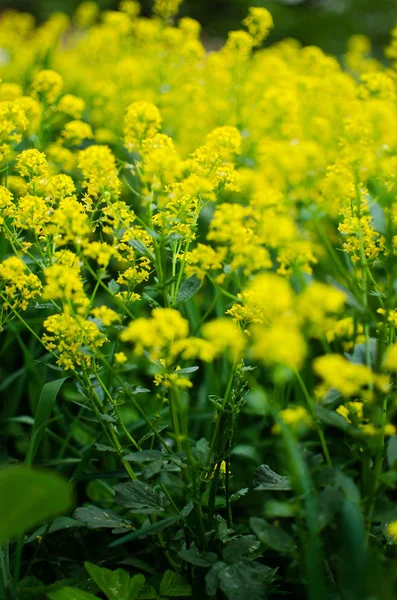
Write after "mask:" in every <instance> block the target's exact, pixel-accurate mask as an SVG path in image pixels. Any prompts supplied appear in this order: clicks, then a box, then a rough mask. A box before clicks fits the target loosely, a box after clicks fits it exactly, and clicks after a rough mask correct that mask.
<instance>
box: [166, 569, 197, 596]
mask: <svg viewBox="0 0 397 600" xmlns="http://www.w3.org/2000/svg"><path fill="white" fill-rule="evenodd" d="M160 594H163V595H164V596H179V597H181V596H191V595H192V588H191V586H190V585H189V584H188V582H187V581H185V580H184V578H183V577H182V575H179V573H174V571H166V572H165V573H164V575H163V578H162V580H161V583H160Z"/></svg>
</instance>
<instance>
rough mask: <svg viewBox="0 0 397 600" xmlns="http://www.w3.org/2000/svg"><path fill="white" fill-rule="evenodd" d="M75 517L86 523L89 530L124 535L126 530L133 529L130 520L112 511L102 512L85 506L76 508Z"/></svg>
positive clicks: (93, 507) (94, 507)
mask: <svg viewBox="0 0 397 600" xmlns="http://www.w3.org/2000/svg"><path fill="white" fill-rule="evenodd" d="M73 517H74V518H75V519H77V520H78V521H81V522H82V523H84V524H85V525H86V526H87V527H88V529H101V528H106V529H112V530H113V532H112V533H124V532H125V530H128V529H131V528H132V523H131V521H129V520H128V519H124V518H123V517H120V515H118V514H117V513H115V512H113V511H111V510H102V509H101V508H98V507H97V506H83V507H81V508H76V510H75V511H74V514H73Z"/></svg>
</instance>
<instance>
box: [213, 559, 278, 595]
mask: <svg viewBox="0 0 397 600" xmlns="http://www.w3.org/2000/svg"><path fill="white" fill-rule="evenodd" d="M276 571H277V569H271V568H270V567H267V566H266V565H261V564H260V563H257V562H255V561H253V562H247V561H239V562H237V563H234V564H232V565H230V564H227V563H224V562H222V561H220V562H217V563H216V564H215V565H213V566H212V567H211V569H210V570H209V571H208V573H207V575H206V578H205V587H206V592H207V595H208V596H215V595H216V593H217V590H218V589H221V590H222V591H223V592H224V593H225V594H226V596H227V598H228V599H229V600H247V598H249V600H265V598H267V596H268V588H269V587H270V584H271V583H272V581H273V580H274V575H275V573H276Z"/></svg>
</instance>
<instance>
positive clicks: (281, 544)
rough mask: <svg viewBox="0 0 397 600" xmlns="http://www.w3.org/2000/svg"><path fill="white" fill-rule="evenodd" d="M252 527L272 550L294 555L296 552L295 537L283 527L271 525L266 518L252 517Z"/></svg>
mask: <svg viewBox="0 0 397 600" xmlns="http://www.w3.org/2000/svg"><path fill="white" fill-rule="evenodd" d="M250 527H251V529H252V531H253V532H254V533H255V535H256V536H257V538H258V539H259V540H260V541H261V542H262V543H263V544H265V546H268V547H269V548H271V549H272V550H276V552H279V553H280V554H284V555H287V556H288V555H290V556H291V555H293V554H295V552H296V544H295V541H294V539H293V538H292V537H291V536H290V535H289V534H288V533H287V532H286V531H284V530H283V529H281V527H278V526H276V525H271V524H270V523H268V522H267V521H265V519H259V518H258V517H251V518H250Z"/></svg>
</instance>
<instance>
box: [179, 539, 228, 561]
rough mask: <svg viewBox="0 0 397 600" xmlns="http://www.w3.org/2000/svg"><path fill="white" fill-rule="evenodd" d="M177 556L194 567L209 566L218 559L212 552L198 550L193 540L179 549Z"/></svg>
mask: <svg viewBox="0 0 397 600" xmlns="http://www.w3.org/2000/svg"><path fill="white" fill-rule="evenodd" d="M178 556H179V558H181V559H182V560H185V561H186V562H188V563H190V564H192V565H195V566H196V567H210V566H211V565H212V564H213V563H214V562H216V561H217V559H218V558H217V555H216V554H214V553H213V552H200V551H199V550H198V548H197V546H196V544H195V543H194V542H192V543H191V544H190V547H189V548H185V549H184V550H180V551H179V552H178Z"/></svg>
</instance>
